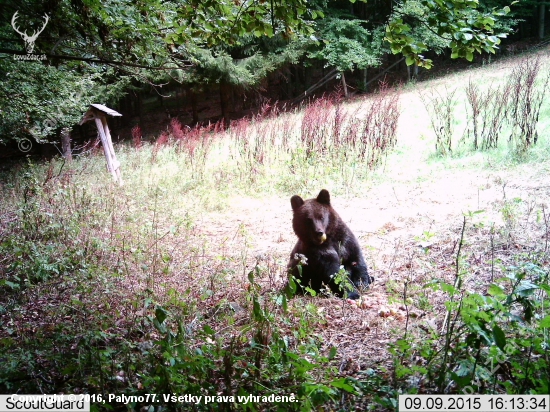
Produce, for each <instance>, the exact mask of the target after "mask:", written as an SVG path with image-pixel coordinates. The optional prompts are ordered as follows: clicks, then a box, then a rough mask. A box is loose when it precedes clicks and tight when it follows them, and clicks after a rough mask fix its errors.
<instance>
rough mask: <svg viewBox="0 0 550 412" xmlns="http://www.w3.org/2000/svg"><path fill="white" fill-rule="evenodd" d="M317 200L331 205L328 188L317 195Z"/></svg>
mask: <svg viewBox="0 0 550 412" xmlns="http://www.w3.org/2000/svg"><path fill="white" fill-rule="evenodd" d="M317 201H318V202H319V203H322V204H324V205H327V206H330V194H329V193H328V190H326V189H323V190H321V191H320V192H319V195H318V196H317Z"/></svg>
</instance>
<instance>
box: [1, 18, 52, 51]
mask: <svg viewBox="0 0 550 412" xmlns="http://www.w3.org/2000/svg"><path fill="white" fill-rule="evenodd" d="M17 13H19V12H18V11H16V12H15V13H13V17H12V18H11V26H12V27H13V29H14V30H15V31H16V32H17V33H19V34H20V35H21V38H22V39H23V40H24V41H25V49H27V53H29V54H30V53H32V52H33V50H34V42H35V41H36V39H37V38H38V35H39V34H40V33H42V31H44V29H45V28H46V24H48V21H49V20H50V17H49V16H48V15H47V14H44V25H43V26H42V28H41V29H40V30H38V31H35V32H34V33H33V35H32V36H28V35H27V32H21V31H20V30H19V28H18V27H17V26H16V20H17V17H19V16H18V15H17Z"/></svg>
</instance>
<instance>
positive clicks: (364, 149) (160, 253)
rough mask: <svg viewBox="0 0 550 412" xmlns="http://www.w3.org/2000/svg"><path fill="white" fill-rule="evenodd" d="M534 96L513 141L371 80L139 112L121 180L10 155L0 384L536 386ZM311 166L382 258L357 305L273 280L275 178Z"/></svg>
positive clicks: (391, 390) (281, 239) (544, 157)
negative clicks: (290, 106) (445, 123)
mask: <svg viewBox="0 0 550 412" xmlns="http://www.w3.org/2000/svg"><path fill="white" fill-rule="evenodd" d="M505 64H508V63H505ZM509 64H510V65H512V63H509ZM500 70H502V66H496V68H495V69H491V68H489V69H484V70H479V71H475V72H470V73H466V74H463V75H461V77H459V76H454V77H453V79H451V80H447V81H450V82H452V83H453V84H454V85H456V84H463V85H465V87H466V86H467V85H468V81H469V80H470V79H472V78H475V79H483V78H484V76H488V77H492V76H499V75H498V74H497V75H495V72H499V71H500ZM500 77H502V78H503V76H500ZM476 81H481V80H476ZM495 84H496V83H495ZM419 87H423V85H419ZM425 87H426V88H428V87H431V88H434V87H435V88H439V89H437V90H439V91H440V93H443V92H442V90H445V88H447V89H448V85H447V84H446V83H445V80H437V81H434V82H432V83H430V84H428V85H426V86H425ZM537 90H539V89H537ZM460 93H465V92H464V91H463V90H461V91H460V92H457V94H455V97H456V98H459V96H460ZM442 96H443V94H442ZM460 101H461V103H460V104H457V105H456V108H459V107H462V105H465V103H464V102H465V100H464V99H463V98H461V100H460ZM549 110H550V105H549V104H543V106H542V108H541V112H540V118H539V122H538V129H537V130H538V131H539V136H540V138H539V139H538V141H537V143H536V144H531V145H529V146H528V147H525V148H522V149H521V150H519V151H518V150H517V148H518V145H517V142H513V144H511V145H510V146H508V145H507V144H505V142H504V141H503V140H502V139H501V140H500V141H499V144H498V145H497V147H496V148H488V149H487V150H484V151H477V152H472V151H471V150H472V149H471V147H472V146H471V145H469V144H464V145H463V146H460V143H458V142H457V140H456V139H455V138H454V137H452V140H451V143H452V144H453V145H452V147H451V148H452V150H451V151H450V152H449V151H445V152H441V150H436V149H435V143H436V141H437V136H435V135H434V132H433V130H431V129H430V127H429V125H430V120H429V119H430V113H429V112H427V111H426V109H425V106H424V105H422V102H421V101H420V97H419V92H418V91H417V90H412V91H411V90H409V91H401V92H400V93H397V92H394V91H390V90H383V91H382V92H381V93H380V94H379V95H377V96H374V97H372V98H370V99H368V100H363V101H356V102H353V103H351V104H343V103H341V102H339V101H338V100H331V99H322V100H320V101H317V102H316V103H314V104H312V105H310V106H308V107H306V108H304V109H303V110H302V111H299V112H296V113H271V114H270V115H268V114H267V113H266V114H264V116H261V117H258V118H254V119H243V120H241V121H238V122H235V123H233V124H232V125H231V127H230V128H229V129H228V130H226V131H221V130H218V129H217V126H216V125H212V126H211V127H202V128H196V129H186V128H185V127H182V126H181V125H180V124H179V123H178V122H177V121H173V122H172V124H171V126H170V128H169V129H168V130H166V132H165V133H162V134H161V136H159V138H158V140H157V141H156V143H154V144H145V145H144V144H142V142H141V136H140V133H139V130H134V131H133V135H134V136H133V137H134V139H133V143H132V145H128V146H119V147H117V154H118V157H119V159H120V161H121V163H122V164H123V175H124V180H125V185H124V187H122V188H118V187H115V186H113V185H111V184H110V181H109V177H108V175H107V173H106V172H105V170H104V168H105V166H104V160H103V159H102V158H101V156H98V155H95V154H90V155H87V156H83V157H80V158H78V159H77V160H76V161H75V162H73V163H72V164H70V165H69V164H63V162H62V161H61V160H59V159H55V160H53V161H52V162H50V163H39V164H34V163H31V162H29V163H28V164H25V165H21V166H20V167H17V168H15V169H13V170H12V171H11V172H10V173H9V174H7V175H5V176H3V177H2V186H1V190H2V198H1V200H0V222H1V225H0V275H1V276H0V287H1V288H2V291H3V292H4V293H3V296H2V298H0V325H1V327H2V328H1V332H0V333H1V335H0V345H1V346H2V349H3V350H2V355H0V357H1V358H2V362H3V365H4V367H3V368H2V370H0V390H1V391H2V392H4V393H11V392H17V391H19V392H21V393H57V392H65V393H98V394H99V393H101V394H103V396H104V397H106V396H107V394H108V393H112V394H126V395H143V394H145V393H157V394H172V393H176V394H178V395H186V394H187V395H194V396H203V397H204V396H214V398H213V399H211V400H210V402H209V403H206V402H205V400H206V399H205V398H203V399H202V401H201V402H200V403H198V404H191V403H185V402H179V403H166V404H168V405H169V406H168V407H169V409H177V410H185V411H188V410H197V411H199V410H220V409H221V410H319V408H321V407H325V408H336V407H337V408H339V409H340V410H354V408H362V409H366V408H369V409H379V410H385V409H392V408H394V407H395V402H396V400H397V395H398V394H399V393H418V392H419V393H429V392H436V393H443V392H447V393H462V392H465V393H468V392H472V393H493V392H495V393H500V392H505V391H506V392H508V393H527V392H531V393H545V392H544V391H546V393H547V391H548V386H547V385H548V381H549V379H548V378H549V376H550V371H549V370H548V364H549V362H548V361H549V359H548V356H549V354H548V338H549V337H548V326H549V325H548V309H547V307H548V291H549V286H548V269H547V268H548V265H549V257H548V256H549V255H548V250H549V249H548V247H549V245H548V242H549V227H550V209H549V208H550V206H549V205H547V204H546V202H547V199H548V198H550V195H549V193H548V192H549V189H548V188H549V187H550V185H548V184H547V179H548V178H547V176H548V175H549V174H548V170H549V169H550V165H549V161H548V154H549V147H550V145H549V143H548V140H547V139H546V138H544V136H545V131H546V130H547V127H548V122H549V121H550V112H549ZM467 113H468V112H467V110H466V108H464V111H463V112H460V113H459V116H457V117H453V119H452V122H454V123H453V124H455V123H456V129H457V130H460V129H463V130H466V129H467V128H468V126H467V125H468V114H467ZM460 114H461V115H463V117H461V115H460ZM453 136H454V135H453ZM441 141H442V140H441V139H440V141H439V142H440V143H441ZM454 142H457V143H456V145H457V146H454V145H455V143H454ZM532 143H534V142H532ZM438 147H441V145H440V144H439V145H438ZM447 147H448V146H447ZM457 147H458V149H457ZM467 147H470V149H467ZM480 148H481V145H480ZM444 154H445V155H444ZM322 187H325V188H327V189H329V190H330V191H331V193H333V194H334V198H335V199H336V202H337V207H336V208H337V210H338V211H339V212H340V213H341V215H342V216H343V217H344V219H345V220H346V221H347V222H348V223H349V224H350V227H351V228H352V230H354V232H355V233H356V235H357V236H358V237H359V240H360V242H361V243H362V244H363V245H364V247H365V251H366V254H367V256H368V258H367V260H368V264H369V265H370V267H371V270H372V272H373V274H374V275H375V277H376V278H377V282H376V283H375V285H374V286H373V287H372V288H371V289H370V290H369V291H365V295H364V299H363V300H362V301H361V302H359V304H358V305H352V304H350V303H348V302H346V301H343V300H340V299H335V298H332V297H329V298H311V297H297V298H293V299H289V298H290V295H291V294H290V293H288V291H286V290H284V285H285V283H286V274H285V266H286V261H287V259H288V253H289V251H290V250H291V248H292V244H293V243H294V241H295V239H294V235H293V234H292V231H291V226H290V212H289V209H290V208H289V205H288V199H289V197H290V196H291V195H293V194H301V195H305V196H309V195H312V194H313V193H315V192H317V191H318V190H319V189H320V188H322ZM545 199H546V200H545ZM478 210H484V212H483V213H478V212H476V211H478ZM464 214H465V218H464V216H463V215H464ZM463 219H464V220H463ZM495 364H497V365H500V367H499V368H498V370H495V369H494V367H493V368H491V366H490V365H495ZM545 382H546V383H545ZM545 385H546V386H545ZM250 395H254V396H266V397H268V396H270V395H273V396H275V395H279V396H286V398H284V399H279V400H275V399H273V398H271V399H270V398H266V399H261V398H259V399H252V398H250V397H249V398H246V397H247V396H250ZM216 396H220V398H216ZM221 396H224V397H225V398H221ZM238 396H243V397H245V398H242V399H239V398H238ZM231 397H234V399H232V398H231ZM246 399H248V400H249V402H248V403H246V402H245V400H246ZM108 404H109V405H111V406H112V407H113V408H116V409H133V410H139V409H140V408H142V407H145V406H148V405H149V404H150V402H149V403H147V402H146V401H145V400H144V401H139V399H137V400H136V402H132V403H130V404H129V405H127V406H122V405H120V404H118V403H117V402H116V401H111V402H108ZM162 404H165V402H164V400H163V402H162ZM155 406H156V407H157V408H158V405H155ZM94 407H95V408H97V409H100V410H101V409H103V408H106V406H103V405H101V404H99V403H98V404H96V405H94Z"/></svg>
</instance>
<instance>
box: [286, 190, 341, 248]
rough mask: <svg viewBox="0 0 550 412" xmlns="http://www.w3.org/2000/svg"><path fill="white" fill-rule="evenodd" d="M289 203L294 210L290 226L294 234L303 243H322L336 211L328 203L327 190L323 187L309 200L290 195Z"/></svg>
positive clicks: (325, 238)
mask: <svg viewBox="0 0 550 412" xmlns="http://www.w3.org/2000/svg"><path fill="white" fill-rule="evenodd" d="M290 204H291V205H292V210H293V212H294V217H293V219H292V227H293V229H294V233H296V236H298V238H300V240H301V241H302V242H304V243H307V244H314V245H322V244H323V243H324V242H325V241H326V240H327V236H328V235H329V233H330V228H331V225H332V224H333V222H334V220H335V218H336V212H335V211H334V209H333V208H332V206H331V205H330V194H329V192H328V191H327V190H325V189H323V190H321V191H320V192H319V195H318V196H317V198H316V199H309V200H303V199H302V198H301V197H300V196H297V195H296V196H292V197H291V198H290Z"/></svg>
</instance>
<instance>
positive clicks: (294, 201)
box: [290, 195, 304, 210]
mask: <svg viewBox="0 0 550 412" xmlns="http://www.w3.org/2000/svg"><path fill="white" fill-rule="evenodd" d="M290 204H291V205H292V210H296V209H298V208H299V207H300V206H302V205H303V204H304V199H302V198H301V197H300V196H298V195H294V196H292V197H291V198H290Z"/></svg>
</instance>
